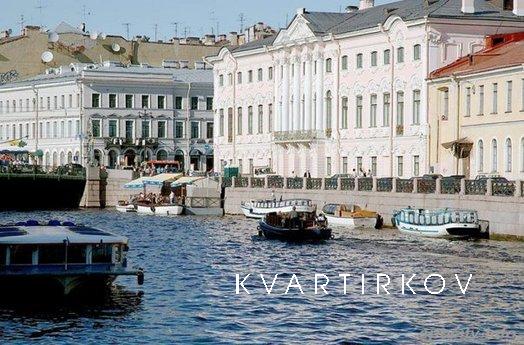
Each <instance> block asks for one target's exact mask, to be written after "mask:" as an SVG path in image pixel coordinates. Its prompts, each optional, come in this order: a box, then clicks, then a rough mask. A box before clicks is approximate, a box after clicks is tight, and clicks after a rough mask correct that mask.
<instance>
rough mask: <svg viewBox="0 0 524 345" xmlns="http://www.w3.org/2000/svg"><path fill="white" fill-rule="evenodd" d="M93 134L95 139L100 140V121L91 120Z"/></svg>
mask: <svg viewBox="0 0 524 345" xmlns="http://www.w3.org/2000/svg"><path fill="white" fill-rule="evenodd" d="M55 132H56V131H55ZM91 133H92V134H93V137H94V138H100V134H101V133H100V120H91ZM55 136H56V133H55Z"/></svg>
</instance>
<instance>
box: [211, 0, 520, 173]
mask: <svg viewBox="0 0 524 345" xmlns="http://www.w3.org/2000/svg"><path fill="white" fill-rule="evenodd" d="M465 2H467V1H465ZM442 3H443V1H434V2H431V3H430V5H429V7H428V6H427V5H426V2H425V1H422V0H405V1H400V2H396V3H390V4H387V5H381V6H376V7H375V6H373V1H366V0H363V1H361V4H360V9H358V8H348V10H349V12H347V13H324V12H308V11H305V10H304V9H299V10H298V11H297V15H296V16H295V18H294V19H293V21H292V22H291V24H290V25H289V26H288V27H287V28H286V29H284V30H281V31H280V32H279V33H278V34H277V35H276V36H274V37H271V38H267V39H265V40H261V41H259V42H252V43H248V44H246V45H243V46H240V47H238V48H236V49H232V50H231V49H229V48H223V49H222V50H221V51H220V52H219V54H218V55H217V56H214V57H210V58H208V59H207V60H208V62H210V63H212V64H213V65H214V77H215V128H216V129H217V130H216V132H215V152H214V153H215V166H216V167H218V166H222V167H223V166H224V165H226V164H232V165H237V166H239V167H240V169H241V172H242V173H253V170H254V168H256V167H262V166H264V167H265V166H269V167H271V168H272V170H273V171H274V172H276V173H277V174H280V175H284V176H292V175H298V176H302V175H303V174H304V173H305V172H306V171H308V170H309V171H310V173H311V175H312V176H314V177H315V176H317V177H324V176H330V175H333V174H336V173H343V174H345V173H349V174H351V173H362V172H366V173H371V174H372V175H374V176H396V177H411V176H418V175H421V174H424V173H426V172H429V171H430V170H431V169H430V162H429V160H428V150H429V146H428V145H429V144H428V143H429V140H430V138H429V125H428V116H427V114H428V111H427V109H428V106H429V105H428V97H427V93H428V92H427V82H426V78H427V76H428V75H429V73H430V72H431V71H433V70H435V69H436V68H438V67H441V66H444V65H446V64H448V63H450V62H452V61H454V60H456V59H457V58H458V57H460V56H464V55H466V54H469V53H471V52H475V51H478V50H480V49H482V48H483V44H484V43H483V39H484V36H485V35H487V34H491V33H494V32H499V33H501V32H515V31H521V30H522V28H524V20H523V17H521V16H518V15H516V14H514V13H513V12H512V11H509V10H504V9H502V8H500V9H497V8H496V7H494V6H493V5H491V4H490V3H488V2H486V1H483V0H482V1H477V2H476V3H475V6H476V7H474V8H473V12H474V13H464V11H462V10H461V1H460V0H452V1H448V2H447V4H446V6H442ZM486 6H488V7H489V9H490V11H487V7H486ZM466 11H469V10H467V9H466Z"/></svg>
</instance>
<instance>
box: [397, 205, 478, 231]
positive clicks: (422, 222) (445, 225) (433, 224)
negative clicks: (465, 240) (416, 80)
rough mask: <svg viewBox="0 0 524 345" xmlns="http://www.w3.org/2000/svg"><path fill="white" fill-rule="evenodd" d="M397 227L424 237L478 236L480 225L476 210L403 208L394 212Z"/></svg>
mask: <svg viewBox="0 0 524 345" xmlns="http://www.w3.org/2000/svg"><path fill="white" fill-rule="evenodd" d="M394 220H395V224H396V226H397V228H398V229H399V230H400V231H401V232H404V233H408V234H414V235H420V236H426V237H478V236H480V235H481V226H480V221H479V219H478V215H477V211H475V210H463V209H448V208H445V209H435V210H426V209H415V208H404V209H402V210H400V211H398V212H395V213H394Z"/></svg>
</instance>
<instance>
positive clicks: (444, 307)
mask: <svg viewBox="0 0 524 345" xmlns="http://www.w3.org/2000/svg"><path fill="white" fill-rule="evenodd" d="M29 218H32V219H40V220H44V219H46V220H47V219H51V218H53V219H60V220H72V221H75V222H77V223H83V224H86V225H91V226H96V227H99V228H102V229H106V230H109V231H113V232H116V233H119V234H123V235H126V236H128V237H129V240H130V251H129V254H128V258H129V260H128V261H129V263H130V265H139V266H141V267H143V268H144V270H145V284H144V285H143V286H138V285H137V284H136V279H135V278H132V277H120V278H118V280H117V281H116V286H115V288H114V289H113V290H112V291H111V293H110V294H109V295H108V296H107V297H106V298H105V299H104V300H96V301H85V300H83V301H78V300H69V301H42V303H34V302H31V303H25V302H24V301H12V302H11V303H9V304H5V303H4V304H2V305H0V341H1V342H2V343H5V342H6V341H9V342H16V341H18V342H27V341H29V340H32V341H35V340H38V341H41V342H43V343H58V342H60V343H62V342H63V343H73V342H75V343H82V344H87V343H155V344H159V343H205V342H207V343H235V342H236V343H250V344H251V343H294V342H302V343H326V342H328V343H345V342H350V343H407V344H415V343H434V342H440V343H452V342H457V343H474V344H478V343H483V342H488V341H491V342H492V343H499V342H501V343H508V342H509V343H524V338H523V334H524V303H523V302H524V298H523V297H524V292H523V291H524V290H523V283H524V281H523V278H522V277H523V273H524V243H517V242H496V241H486V240H481V241H448V240H439V239H420V238H413V237H408V236H405V235H402V234H399V233H398V232H397V231H396V230H371V229H370V230H360V231H344V230H340V229H335V230H334V234H335V237H336V238H335V239H333V240H330V241H327V242H325V243H321V244H286V243H282V242H279V241H269V240H264V239H261V238H259V237H258V236H257V230H256V225H257V224H256V221H252V220H247V219H244V218H240V217H224V218H197V217H177V218H174V217H154V216H141V215H136V214H120V213H117V212H114V211H87V210H82V211H72V212H65V213H64V212H38V213H30V214H28V213H7V212H6V213H1V214H0V222H2V223H3V222H8V221H18V220H26V219H29ZM249 273H251V275H250V276H249V277H248V278H247V279H246V280H245V283H244V287H245V289H246V290H247V291H249V293H250V294H247V292H246V290H244V289H243V288H242V286H241V285H238V292H239V294H237V293H236V292H237V280H236V274H238V275H239V281H241V280H243V279H244V277H245V276H246V275H247V274H249ZM260 274H263V277H264V279H265V282H266V284H267V288H268V289H270V288H271V285H272V282H273V278H274V277H275V274H278V276H277V278H276V279H275V283H274V286H273V289H272V290H271V294H269V295H268V293H267V290H266V287H265V286H264V282H263V281H262V280H261V277H260ZM293 274H295V275H296V276H295V277H296V278H295V277H294V276H293ZM315 274H323V275H325V276H326V277H327V278H328V279H329V283H328V284H327V285H325V286H324V289H325V290H326V291H327V292H328V294H324V292H323V291H322V289H321V288H320V287H319V288H318V290H317V294H315ZM340 274H350V275H351V276H347V277H346V291H345V292H346V293H344V278H343V277H340V276H339V275H340ZM362 274H364V290H362V276H361V275H362ZM377 274H384V276H381V277H379V278H378V279H379V280H380V281H379V282H380V283H384V282H385V281H386V280H387V278H386V277H385V275H386V274H387V275H388V276H389V279H390V281H391V283H390V285H388V286H386V289H387V290H388V292H389V293H390V294H389V295H388V294H386V292H385V290H384V289H383V288H380V289H379V292H380V294H377ZM402 274H404V275H405V276H406V280H408V279H409V277H411V275H412V274H416V276H415V277H414V278H413V279H412V281H411V284H409V285H410V286H411V288H412V290H413V291H414V292H415V293H416V294H415V295H413V293H412V292H411V291H410V290H409V289H408V287H407V286H406V285H404V287H405V293H404V294H402V286H403V285H402V281H401V279H402ZM430 274H440V275H441V276H442V278H443V279H444V280H445V284H446V285H445V288H444V289H443V291H442V292H441V293H439V294H430V293H429V292H428V290H429V291H431V292H433V293H435V292H438V291H439V290H440V289H441V288H442V281H441V279H440V278H439V277H438V276H432V277H430V278H428V281H427V290H426V288H425V287H424V280H425V279H426V278H427V277H428V275H430ZM455 274H457V275H458V278H459V280H460V284H461V285H459V283H458V282H457V277H455ZM470 274H471V275H472V276H471V279H470V280H469V285H467V289H466V290H465V293H463V292H462V291H461V288H462V289H464V288H465V286H466V283H467V281H468V277H469V275H470ZM290 282H291V286H290V287H289V291H288V293H287V294H285V292H286V289H287V288H288V285H289V284H290ZM297 283H298V284H300V288H299V287H298V284H297ZM324 283H326V279H325V277H324V276H318V286H320V285H322V284H324ZM35 288H37V287H35ZM300 289H302V291H303V292H304V293H303V294H302V293H301V292H300ZM362 292H364V294H362Z"/></svg>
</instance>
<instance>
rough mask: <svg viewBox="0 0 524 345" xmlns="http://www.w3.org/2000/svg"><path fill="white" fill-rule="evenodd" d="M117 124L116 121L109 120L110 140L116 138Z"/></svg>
mask: <svg viewBox="0 0 524 345" xmlns="http://www.w3.org/2000/svg"><path fill="white" fill-rule="evenodd" d="M68 125H69V124H68ZM117 126H118V122H117V120H109V137H110V138H115V137H117V136H118V135H117V133H118V127H117Z"/></svg>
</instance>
